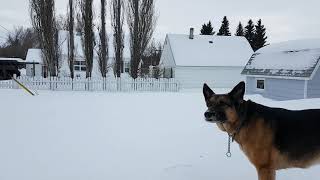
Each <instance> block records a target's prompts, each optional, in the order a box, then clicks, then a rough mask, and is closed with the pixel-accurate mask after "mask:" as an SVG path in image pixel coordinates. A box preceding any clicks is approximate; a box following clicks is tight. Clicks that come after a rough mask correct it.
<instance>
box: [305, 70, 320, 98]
mask: <svg viewBox="0 0 320 180" xmlns="http://www.w3.org/2000/svg"><path fill="white" fill-rule="evenodd" d="M307 85H308V86H307V98H319V97H320V72H319V69H318V70H317V72H316V73H315V75H314V77H313V79H311V80H310V81H308V84H307Z"/></svg>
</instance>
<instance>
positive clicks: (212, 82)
mask: <svg viewBox="0 0 320 180" xmlns="http://www.w3.org/2000/svg"><path fill="white" fill-rule="evenodd" d="M242 69H243V67H181V66H178V67H176V68H175V78H176V79H177V80H178V81H179V82H180V83H181V87H182V88H185V89H190V88H201V87H202V86H203V83H207V84H208V85H209V86H210V87H213V88H231V87H233V86H235V85H236V84H238V83H239V82H240V81H243V80H245V77H244V76H242V75H241V74H240V73H241V71H242Z"/></svg>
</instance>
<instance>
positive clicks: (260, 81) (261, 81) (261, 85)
mask: <svg viewBox="0 0 320 180" xmlns="http://www.w3.org/2000/svg"><path fill="white" fill-rule="evenodd" d="M256 88H257V89H259V90H264V88H265V83H264V79H257V86H256Z"/></svg>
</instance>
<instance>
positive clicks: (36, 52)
mask: <svg viewBox="0 0 320 180" xmlns="http://www.w3.org/2000/svg"><path fill="white" fill-rule="evenodd" d="M26 62H27V63H42V55H41V49H29V50H28V53H27V57H26Z"/></svg>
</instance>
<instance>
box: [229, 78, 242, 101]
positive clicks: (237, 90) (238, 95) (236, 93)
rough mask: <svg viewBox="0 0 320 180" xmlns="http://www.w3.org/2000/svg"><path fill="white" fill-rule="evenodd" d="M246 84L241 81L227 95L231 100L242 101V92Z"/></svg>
mask: <svg viewBox="0 0 320 180" xmlns="http://www.w3.org/2000/svg"><path fill="white" fill-rule="evenodd" d="M245 86H246V84H245V83H244V82H243V81H241V82H240V83H239V84H238V85H236V87H234V88H233V89H232V91H231V92H230V93H229V96H231V98H232V99H234V100H236V101H239V100H243V96H244V92H245V88H246V87H245Z"/></svg>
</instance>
